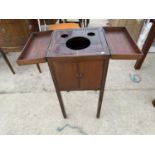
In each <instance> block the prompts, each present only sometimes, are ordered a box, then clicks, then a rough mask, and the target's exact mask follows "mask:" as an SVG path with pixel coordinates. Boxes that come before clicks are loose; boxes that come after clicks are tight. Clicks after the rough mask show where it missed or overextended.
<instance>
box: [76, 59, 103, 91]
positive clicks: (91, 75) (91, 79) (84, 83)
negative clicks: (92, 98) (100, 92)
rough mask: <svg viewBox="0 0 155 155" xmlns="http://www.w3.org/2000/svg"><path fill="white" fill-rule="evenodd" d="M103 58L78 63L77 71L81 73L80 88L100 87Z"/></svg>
mask: <svg viewBox="0 0 155 155" xmlns="http://www.w3.org/2000/svg"><path fill="white" fill-rule="evenodd" d="M103 63H104V61H103V60H98V61H97V60H96V61H95V60H91V61H85V62H80V63H79V72H80V74H81V77H82V78H81V79H80V89H83V90H87V89H88V90H91V89H94V90H95V89H99V88H100V87H101V80H102V72H103Z"/></svg>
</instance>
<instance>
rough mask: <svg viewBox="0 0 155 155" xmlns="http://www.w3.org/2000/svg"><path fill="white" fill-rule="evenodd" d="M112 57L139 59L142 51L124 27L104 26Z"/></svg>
mask: <svg viewBox="0 0 155 155" xmlns="http://www.w3.org/2000/svg"><path fill="white" fill-rule="evenodd" d="M104 30H105V36H106V39H107V43H108V46H109V49H110V53H111V58H112V59H128V60H130V59H133V60H134V59H140V58H141V57H142V55H143V54H142V52H141V51H140V50H139V48H138V46H137V45H136V43H135V42H134V41H133V40H132V38H131V36H130V34H129V33H128V31H127V30H126V28H125V27H104Z"/></svg>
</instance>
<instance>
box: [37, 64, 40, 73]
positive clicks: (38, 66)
mask: <svg viewBox="0 0 155 155" xmlns="http://www.w3.org/2000/svg"><path fill="white" fill-rule="evenodd" d="M37 68H38V71H39V73H41V68H40V65H39V64H37Z"/></svg>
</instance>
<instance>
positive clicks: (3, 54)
mask: <svg viewBox="0 0 155 155" xmlns="http://www.w3.org/2000/svg"><path fill="white" fill-rule="evenodd" d="M0 53H1V54H2V57H3V58H4V60H5V62H6V64H7V65H8V66H9V68H10V70H11V71H12V73H13V74H15V71H14V69H13V67H12V65H11V63H10V61H9V59H8V58H7V56H6V54H5V52H3V51H2V49H0Z"/></svg>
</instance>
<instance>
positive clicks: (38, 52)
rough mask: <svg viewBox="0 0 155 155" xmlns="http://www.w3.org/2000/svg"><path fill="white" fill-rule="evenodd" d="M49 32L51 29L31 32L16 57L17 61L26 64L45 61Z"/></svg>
mask: <svg viewBox="0 0 155 155" xmlns="http://www.w3.org/2000/svg"><path fill="white" fill-rule="evenodd" d="M51 33H52V31H45V32H34V33H32V34H31V36H30V38H29V39H28V41H27V43H26V45H25V47H24V48H23V50H22V54H21V55H20V56H19V58H18V59H17V63H18V64H19V65H26V64H37V63H44V62H46V49H47V48H48V45H49V42H50V37H51Z"/></svg>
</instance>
